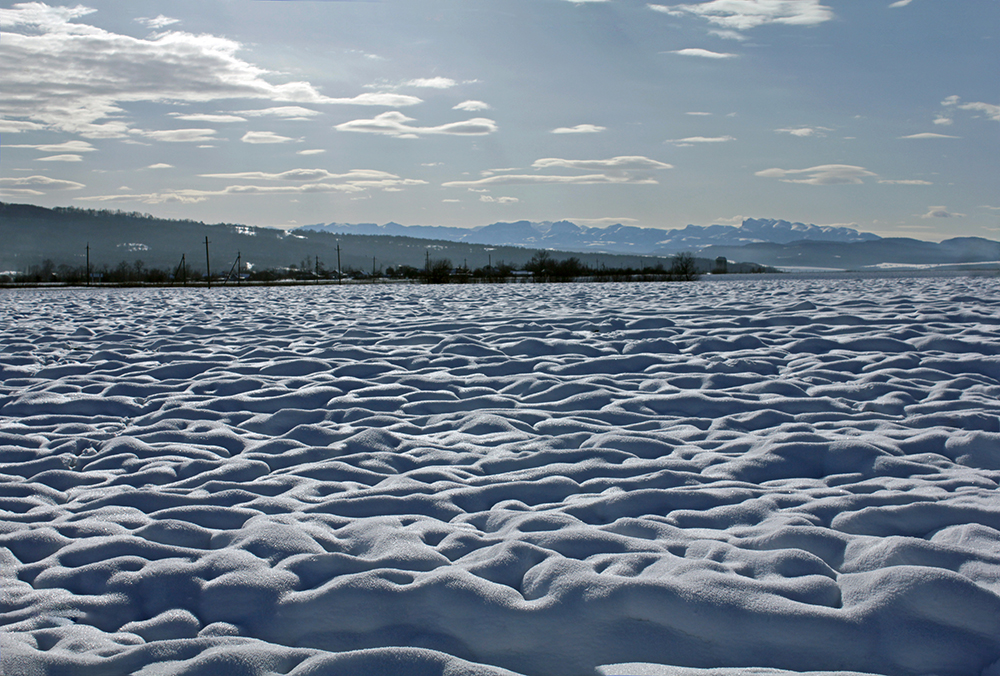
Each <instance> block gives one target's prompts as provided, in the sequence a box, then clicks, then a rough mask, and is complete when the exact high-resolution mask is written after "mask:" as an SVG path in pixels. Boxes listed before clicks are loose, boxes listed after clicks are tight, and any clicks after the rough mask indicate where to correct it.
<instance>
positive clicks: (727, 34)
mask: <svg viewBox="0 0 1000 676" xmlns="http://www.w3.org/2000/svg"><path fill="white" fill-rule="evenodd" d="M708 34H709V35H714V36H715V37H717V38H722V39H723V40H738V41H740V42H743V41H744V40H746V39H747V36H745V35H743V34H742V33H738V32H736V31H729V30H714V31H708Z"/></svg>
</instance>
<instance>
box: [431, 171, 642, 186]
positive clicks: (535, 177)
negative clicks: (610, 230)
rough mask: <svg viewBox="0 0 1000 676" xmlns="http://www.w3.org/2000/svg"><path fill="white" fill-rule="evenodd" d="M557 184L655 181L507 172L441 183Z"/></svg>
mask: <svg viewBox="0 0 1000 676" xmlns="http://www.w3.org/2000/svg"><path fill="white" fill-rule="evenodd" d="M535 183H541V184H546V183H548V184H559V185H597V184H601V183H617V184H632V185H655V184H656V181H655V180H653V179H649V178H645V179H641V178H632V177H630V176H609V175H607V174H588V175H585V176H544V175H541V174H520V175H518V174H509V175H504V176H490V177H489V178H481V179H479V180H478V181H448V182H447V183H442V184H441V185H442V186H444V187H446V188H472V187H477V186H486V185H531V184H535Z"/></svg>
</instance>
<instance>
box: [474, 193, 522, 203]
mask: <svg viewBox="0 0 1000 676" xmlns="http://www.w3.org/2000/svg"><path fill="white" fill-rule="evenodd" d="M479 201H480V202H495V203H497V204H514V203H515V202H520V201H521V200H519V199H518V198H516V197H492V196H490V195H480V196H479Z"/></svg>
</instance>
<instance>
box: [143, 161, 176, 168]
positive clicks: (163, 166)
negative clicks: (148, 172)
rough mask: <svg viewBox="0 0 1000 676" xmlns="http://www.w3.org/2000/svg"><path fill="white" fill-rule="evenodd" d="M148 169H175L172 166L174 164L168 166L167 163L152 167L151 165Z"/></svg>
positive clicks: (159, 163)
mask: <svg viewBox="0 0 1000 676" xmlns="http://www.w3.org/2000/svg"><path fill="white" fill-rule="evenodd" d="M146 168H147V169H173V168H174V165H172V164H166V163H165V162H158V163H156V164H151V165H149V166H148V167H146Z"/></svg>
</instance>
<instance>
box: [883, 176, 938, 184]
mask: <svg viewBox="0 0 1000 676" xmlns="http://www.w3.org/2000/svg"><path fill="white" fill-rule="evenodd" d="M878 182H879V183H888V184H889V185H934V184H933V183H931V182H930V181H923V180H920V179H916V178H913V179H900V180H892V179H888V178H880V179H879V181H878Z"/></svg>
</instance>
